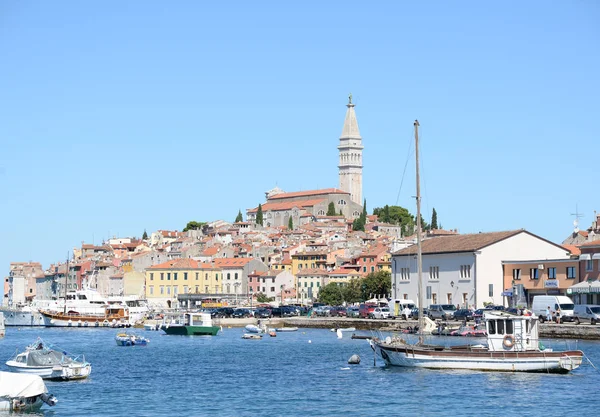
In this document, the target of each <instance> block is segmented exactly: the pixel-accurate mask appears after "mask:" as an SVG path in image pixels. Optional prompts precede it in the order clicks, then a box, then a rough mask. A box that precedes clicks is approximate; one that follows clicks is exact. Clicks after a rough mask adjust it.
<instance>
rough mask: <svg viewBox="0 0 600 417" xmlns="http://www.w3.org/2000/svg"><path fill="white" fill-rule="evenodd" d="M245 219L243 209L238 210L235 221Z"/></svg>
mask: <svg viewBox="0 0 600 417" xmlns="http://www.w3.org/2000/svg"><path fill="white" fill-rule="evenodd" d="M243 221H244V216H242V210H240V211H238V215H237V217H236V218H235V222H236V223H239V222H243Z"/></svg>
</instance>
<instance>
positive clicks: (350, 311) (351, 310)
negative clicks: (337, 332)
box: [346, 306, 359, 318]
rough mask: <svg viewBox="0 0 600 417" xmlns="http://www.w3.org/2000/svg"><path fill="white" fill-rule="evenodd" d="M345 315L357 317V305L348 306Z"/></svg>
mask: <svg viewBox="0 0 600 417" xmlns="http://www.w3.org/2000/svg"><path fill="white" fill-rule="evenodd" d="M346 317H353V318H356V317H359V310H358V307H354V306H353V307H348V309H346Z"/></svg>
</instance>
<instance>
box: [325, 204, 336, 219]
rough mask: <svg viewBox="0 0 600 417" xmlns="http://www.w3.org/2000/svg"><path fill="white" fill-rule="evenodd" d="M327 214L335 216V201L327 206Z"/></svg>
mask: <svg viewBox="0 0 600 417" xmlns="http://www.w3.org/2000/svg"><path fill="white" fill-rule="evenodd" d="M327 215H328V216H335V204H333V201H331V202H330V203H329V206H328V207H327Z"/></svg>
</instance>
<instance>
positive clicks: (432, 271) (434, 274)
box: [429, 266, 440, 279]
mask: <svg viewBox="0 0 600 417" xmlns="http://www.w3.org/2000/svg"><path fill="white" fill-rule="evenodd" d="M429 279H440V267H439V266H430V267H429Z"/></svg>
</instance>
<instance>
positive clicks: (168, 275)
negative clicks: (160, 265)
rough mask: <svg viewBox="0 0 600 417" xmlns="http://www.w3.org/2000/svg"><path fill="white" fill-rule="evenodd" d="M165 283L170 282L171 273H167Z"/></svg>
mask: <svg viewBox="0 0 600 417" xmlns="http://www.w3.org/2000/svg"><path fill="white" fill-rule="evenodd" d="M167 281H171V273H170V272H167Z"/></svg>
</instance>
